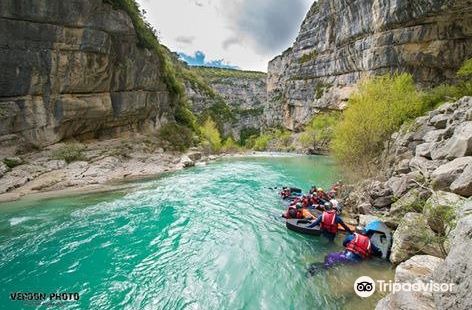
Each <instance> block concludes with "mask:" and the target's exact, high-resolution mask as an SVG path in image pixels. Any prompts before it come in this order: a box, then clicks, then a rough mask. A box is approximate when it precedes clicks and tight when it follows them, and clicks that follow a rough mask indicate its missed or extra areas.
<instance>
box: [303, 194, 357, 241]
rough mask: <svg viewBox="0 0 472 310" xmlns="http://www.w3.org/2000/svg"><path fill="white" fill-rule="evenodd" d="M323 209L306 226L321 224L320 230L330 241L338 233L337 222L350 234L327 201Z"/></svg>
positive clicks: (311, 226) (349, 230)
mask: <svg viewBox="0 0 472 310" xmlns="http://www.w3.org/2000/svg"><path fill="white" fill-rule="evenodd" d="M324 208H325V211H323V213H322V214H321V215H320V216H318V218H317V219H316V220H315V221H314V222H313V223H311V224H310V225H308V226H307V227H308V228H313V227H315V226H317V225H320V226H321V232H322V234H323V236H325V237H326V239H328V240H329V241H330V242H333V241H334V238H335V237H336V234H337V233H338V224H340V225H341V226H342V227H343V228H344V229H345V230H346V232H348V233H349V234H352V230H351V229H350V228H349V227H348V226H347V225H346V224H345V223H344V221H343V220H342V218H341V217H340V216H339V215H338V214H337V213H336V209H335V208H333V205H332V204H331V203H329V202H327V203H325V205H324Z"/></svg>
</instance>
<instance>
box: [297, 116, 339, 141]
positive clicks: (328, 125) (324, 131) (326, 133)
mask: <svg viewBox="0 0 472 310" xmlns="http://www.w3.org/2000/svg"><path fill="white" fill-rule="evenodd" d="M340 117H341V115H340V113H339V112H330V113H323V114H318V115H316V116H315V117H313V119H312V120H311V122H309V123H308V124H307V125H306V126H305V130H304V131H303V132H302V134H301V135H300V138H299V139H300V142H301V143H302V145H303V147H304V148H310V147H314V146H315V144H317V145H319V146H320V147H325V146H327V145H328V144H329V143H330V141H331V139H332V137H333V131H334V127H335V125H336V124H337V123H338V122H339V120H340Z"/></svg>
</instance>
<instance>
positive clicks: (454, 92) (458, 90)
mask: <svg viewBox="0 0 472 310" xmlns="http://www.w3.org/2000/svg"><path fill="white" fill-rule="evenodd" d="M457 77H458V81H457V83H455V84H442V85H439V86H436V87H434V88H432V89H431V90H429V91H426V92H424V94H423V101H424V104H425V106H426V107H427V108H429V109H434V108H436V107H437V106H439V105H441V104H442V103H444V102H447V101H457V100H459V99H460V98H462V97H464V96H472V58H471V59H469V60H466V61H465V62H464V64H463V65H462V66H461V68H460V69H459V71H457Z"/></svg>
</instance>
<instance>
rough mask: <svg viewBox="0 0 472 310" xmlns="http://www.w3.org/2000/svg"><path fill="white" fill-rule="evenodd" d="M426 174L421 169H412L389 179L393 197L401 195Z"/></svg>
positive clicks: (388, 183) (388, 182)
mask: <svg viewBox="0 0 472 310" xmlns="http://www.w3.org/2000/svg"><path fill="white" fill-rule="evenodd" d="M423 178H424V176H423V175H422V174H421V172H419V171H412V172H410V173H408V174H404V175H401V176H395V177H391V178H390V179H389V180H388V181H387V185H388V187H389V188H390V189H391V191H392V194H393V197H397V198H398V197H401V196H402V195H403V194H405V193H406V192H407V191H408V190H409V189H410V188H412V187H413V186H415V181H420V180H421V179H423Z"/></svg>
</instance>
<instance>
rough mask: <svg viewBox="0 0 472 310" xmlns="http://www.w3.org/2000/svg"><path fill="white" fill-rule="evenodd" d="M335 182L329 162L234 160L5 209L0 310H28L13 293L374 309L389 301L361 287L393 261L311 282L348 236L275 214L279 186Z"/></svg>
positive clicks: (212, 305) (98, 302) (151, 305)
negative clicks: (315, 267)
mask: <svg viewBox="0 0 472 310" xmlns="http://www.w3.org/2000/svg"><path fill="white" fill-rule="evenodd" d="M337 178H338V172H337V169H336V166H335V165H334V163H333V162H332V161H331V160H330V159H329V158H328V157H320V156H286V157H285V156H270V157H247V158H232V159H225V160H219V161H217V162H214V163H212V164H209V165H207V166H204V167H195V168H191V169H187V170H184V171H180V172H176V173H171V174H167V175H163V176H161V177H159V178H156V179H153V180H146V181H140V182H137V183H136V184H134V186H133V187H132V189H128V190H126V191H118V192H111V193H106V194H89V195H81V196H75V197H67V198H54V199H49V200H40V201H35V200H31V199H30V200H28V199H25V200H21V201H18V202H14V203H8V204H2V205H0V214H1V215H0V253H1V254H0V281H1V283H2V285H1V288H0V291H1V295H0V308H3V309H23V308H30V305H29V304H26V303H25V302H23V301H13V300H11V299H10V293H13V292H44V293H47V294H49V293H51V292H77V293H79V296H80V299H79V300H78V301H68V302H63V303H58V304H55V307H57V308H61V309H205V310H206V309H343V308H346V309H363V310H365V309H370V308H373V307H374V305H375V303H376V301H377V300H378V299H379V298H380V297H381V295H380V294H379V293H376V294H375V295H374V296H372V297H369V298H365V299H362V298H360V297H357V295H355V293H354V291H353V288H352V287H353V283H354V280H355V279H356V278H357V277H359V276H361V275H369V276H371V277H372V278H374V279H375V278H378V279H384V280H390V279H392V278H393V271H392V270H391V267H390V266H389V265H388V264H386V263H385V262H382V261H379V260H371V261H369V262H366V263H363V264H362V265H360V266H355V267H352V266H343V267H338V268H335V269H333V270H330V271H325V272H321V273H320V274H318V275H315V276H314V277H308V276H307V272H306V267H307V266H308V265H309V264H310V263H312V262H320V261H322V260H323V257H324V255H326V254H327V253H328V252H330V251H336V250H340V249H341V248H342V246H341V237H338V240H337V242H336V244H335V245H328V244H327V242H326V241H325V240H323V239H322V238H320V237H312V236H304V235H300V234H297V233H294V232H291V231H287V229H286V228H285V224H284V222H283V221H282V220H281V219H280V218H279V217H278V216H279V215H280V214H281V212H282V208H283V207H282V204H281V202H280V200H279V198H278V195H277V191H275V190H273V189H271V187H275V186H281V185H283V184H291V185H296V186H299V187H303V188H304V189H308V188H309V186H310V185H311V184H312V183H313V182H315V183H316V185H318V186H323V187H328V186H329V185H330V184H331V183H333V182H334V181H336V179H337ZM47 305H51V303H50V301H48V300H46V301H43V307H40V308H46V306H47ZM31 308H34V307H31ZM53 308H54V307H53Z"/></svg>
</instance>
